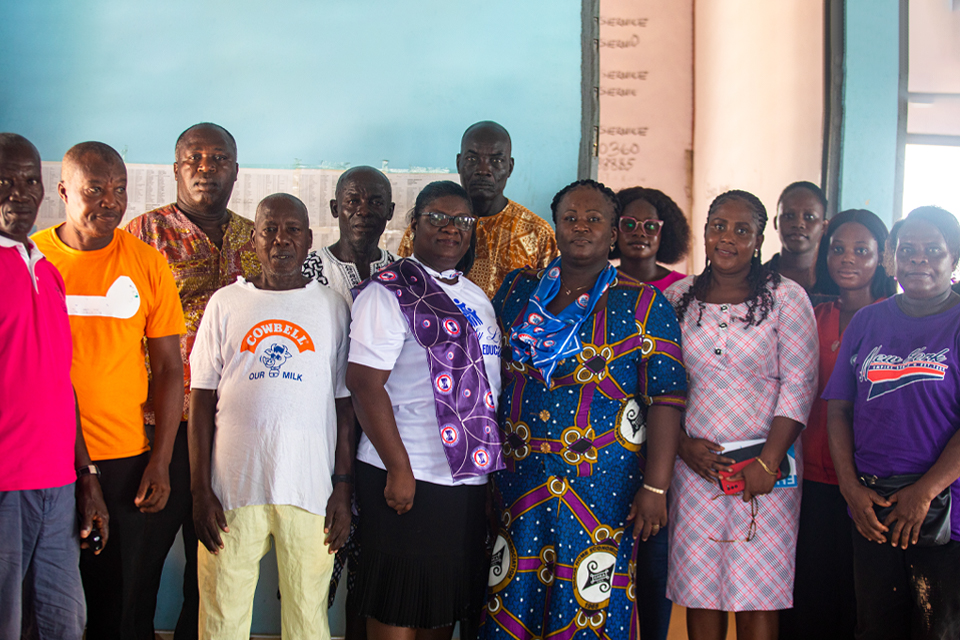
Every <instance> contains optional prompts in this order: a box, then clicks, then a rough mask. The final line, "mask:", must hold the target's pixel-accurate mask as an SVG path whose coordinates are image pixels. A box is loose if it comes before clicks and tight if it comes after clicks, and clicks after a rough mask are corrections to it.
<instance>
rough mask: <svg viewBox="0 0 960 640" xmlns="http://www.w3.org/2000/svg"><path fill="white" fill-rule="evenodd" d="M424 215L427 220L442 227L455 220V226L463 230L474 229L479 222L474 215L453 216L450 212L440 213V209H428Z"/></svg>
mask: <svg viewBox="0 0 960 640" xmlns="http://www.w3.org/2000/svg"><path fill="white" fill-rule="evenodd" d="M422 215H423V217H424V218H426V219H427V222H429V223H430V224H432V225H433V226H435V227H440V228H441V229H442V228H443V227H445V226H447V225H448V224H450V221H451V220H453V226H455V227H456V228H457V229H460V230H461V231H470V230H471V229H473V225H475V224H476V223H477V219H476V218H474V217H473V216H451V215H450V214H449V213H440V212H439V211H426V212H424V213H423V214H422Z"/></svg>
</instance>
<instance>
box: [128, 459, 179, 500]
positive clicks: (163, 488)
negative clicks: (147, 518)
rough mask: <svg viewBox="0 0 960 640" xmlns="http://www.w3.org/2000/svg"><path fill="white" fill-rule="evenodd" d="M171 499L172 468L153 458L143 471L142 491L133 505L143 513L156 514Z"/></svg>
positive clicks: (140, 490)
mask: <svg viewBox="0 0 960 640" xmlns="http://www.w3.org/2000/svg"><path fill="white" fill-rule="evenodd" d="M169 497H170V467H169V465H166V464H163V463H161V462H159V461H154V460H153V459H152V458H151V460H150V462H149V463H147V468H146V469H144V470H143V478H141V479H140V489H139V490H138V491H137V497H136V498H134V500H133V503H134V504H135V505H137V506H138V507H140V511H141V512H143V513H156V512H158V511H161V510H162V509H163V508H164V507H165V506H167V498H169Z"/></svg>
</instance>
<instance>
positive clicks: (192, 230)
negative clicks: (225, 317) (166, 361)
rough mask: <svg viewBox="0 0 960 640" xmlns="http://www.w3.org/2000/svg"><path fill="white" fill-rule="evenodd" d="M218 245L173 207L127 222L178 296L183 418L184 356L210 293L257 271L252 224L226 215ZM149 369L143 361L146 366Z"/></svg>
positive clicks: (149, 413)
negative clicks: (163, 267) (163, 264)
mask: <svg viewBox="0 0 960 640" xmlns="http://www.w3.org/2000/svg"><path fill="white" fill-rule="evenodd" d="M227 213H228V214H230V219H229V220H228V221H227V224H226V225H225V226H224V227H223V247H222V248H221V249H217V245H215V244H213V242H211V241H210V238H208V237H207V234H205V233H204V232H203V231H202V230H201V229H200V227H198V226H197V225H195V224H194V223H193V222H191V221H190V219H189V218H187V216H185V215H183V213H181V211H180V210H179V209H178V208H177V205H176V204H168V205H167V206H165V207H160V208H159V209H154V210H153V211H148V212H146V213H144V214H143V215H140V216H137V217H136V218H134V219H133V220H131V221H130V222H129V223H127V227H126V229H127V231H128V232H130V233H131V234H133V235H134V236H136V237H137V238H139V239H140V240H143V241H144V242H146V243H147V244H149V245H150V246H151V247H153V248H154V249H156V250H157V251H159V252H160V253H162V254H163V257H164V258H166V259H167V262H168V263H169V264H170V269H171V270H172V271H173V278H174V280H175V281H176V283H177V290H178V291H179V292H180V302H181V304H182V305H183V318H184V320H185V321H186V323H187V332H186V333H185V334H183V335H181V336H180V355H181V357H182V358H183V384H184V390H183V418H182V419H183V420H186V419H187V412H188V410H189V408H190V352H191V351H193V342H194V340H195V339H196V337H197V328H198V327H199V326H200V318H201V317H202V316H203V310H204V309H205V308H206V307H207V302H208V301H209V300H210V296H212V295H213V293H214V292H215V291H216V290H218V289H220V288H222V287H225V286H227V285H228V284H233V283H234V282H235V281H236V279H237V276H243V277H244V278H246V279H249V278H250V277H252V276H255V275H258V274H259V273H260V261H259V260H258V259H257V254H256V251H255V249H254V247H253V239H252V237H251V236H252V233H253V222H252V221H250V220H247V219H246V218H242V217H240V216H238V215H237V214H235V213H234V212H232V211H229V210H228V211H227ZM147 366H148V369H149V362H148V363H147ZM143 416H144V421H145V422H146V423H147V424H154V423H155V418H154V415H153V400H152V398H147V402H146V404H145V405H144V407H143Z"/></svg>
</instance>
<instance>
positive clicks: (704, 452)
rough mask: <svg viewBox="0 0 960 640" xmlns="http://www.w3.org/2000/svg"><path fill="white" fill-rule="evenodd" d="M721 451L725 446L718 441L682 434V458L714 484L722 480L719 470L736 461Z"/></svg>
mask: <svg viewBox="0 0 960 640" xmlns="http://www.w3.org/2000/svg"><path fill="white" fill-rule="evenodd" d="M721 451H723V447H721V446H720V445H719V444H717V443H716V442H711V441H710V440H705V439H703V438H691V437H690V436H687V435H685V434H680V447H679V449H678V451H677V453H678V454H679V455H680V459H681V460H683V461H684V462H685V463H686V464H687V466H688V467H690V468H691V469H692V470H693V472H694V473H696V474H697V475H698V476H700V477H701V478H703V479H704V480H707V481H708V482H712V483H714V484H716V483H717V482H719V481H720V475H719V474H718V473H717V472H718V471H723V470H725V469H726V468H727V467H729V466H730V465H732V464H733V463H734V462H736V460H734V459H732V458H725V457H723V456H721V455H718V454H719V453H720V452H721ZM648 493H649V492H648Z"/></svg>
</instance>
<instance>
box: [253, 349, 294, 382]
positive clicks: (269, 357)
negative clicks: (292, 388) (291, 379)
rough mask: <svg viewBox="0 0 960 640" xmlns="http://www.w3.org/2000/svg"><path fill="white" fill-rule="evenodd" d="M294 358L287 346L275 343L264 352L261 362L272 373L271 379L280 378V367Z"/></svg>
mask: <svg viewBox="0 0 960 640" xmlns="http://www.w3.org/2000/svg"><path fill="white" fill-rule="evenodd" d="M292 357H293V356H292V355H291V354H290V349H287V346H286V345H283V344H279V343H277V342H275V343H273V344H271V345H270V346H268V347H267V348H266V349H264V350H263V355H262V356H260V362H262V363H263V366H265V367H266V368H267V370H268V371H269V372H270V377H271V378H278V377H280V367H282V366H283V365H284V363H285V362H286V361H287V360H289V359H290V358H292Z"/></svg>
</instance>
